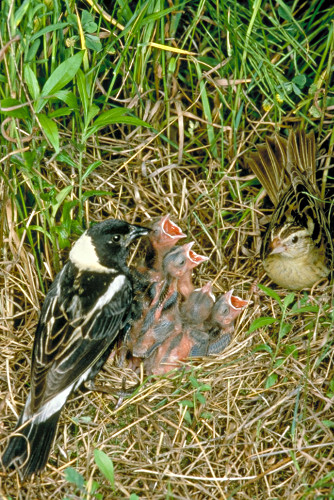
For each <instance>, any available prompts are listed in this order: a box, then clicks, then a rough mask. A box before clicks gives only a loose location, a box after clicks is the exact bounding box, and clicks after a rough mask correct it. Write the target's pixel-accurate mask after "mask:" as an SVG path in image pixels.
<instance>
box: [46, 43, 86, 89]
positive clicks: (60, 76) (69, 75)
mask: <svg viewBox="0 0 334 500" xmlns="http://www.w3.org/2000/svg"><path fill="white" fill-rule="evenodd" d="M83 56H84V51H81V52H78V53H77V54H75V56H72V57H70V58H69V59H66V61H64V62H63V63H61V64H60V65H59V66H58V67H57V68H56V69H55V70H54V72H53V73H51V75H50V77H49V78H48V79H47V81H46V82H45V84H44V86H43V89H42V94H41V96H42V97H47V96H49V95H53V94H55V93H56V92H58V91H59V90H61V89H62V88H63V87H65V85H67V84H68V83H69V82H70V81H71V80H73V78H74V77H75V75H76V74H77V72H78V70H79V68H80V66H81V63H82V59H83Z"/></svg>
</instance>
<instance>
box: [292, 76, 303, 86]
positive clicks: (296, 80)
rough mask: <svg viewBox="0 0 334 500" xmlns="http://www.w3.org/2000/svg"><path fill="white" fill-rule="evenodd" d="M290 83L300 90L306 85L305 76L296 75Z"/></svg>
mask: <svg viewBox="0 0 334 500" xmlns="http://www.w3.org/2000/svg"><path fill="white" fill-rule="evenodd" d="M292 82H293V83H294V84H296V85H297V87H299V88H300V89H302V88H303V87H304V85H305V84H306V76H305V75H296V76H295V77H294V78H293V79H292Z"/></svg>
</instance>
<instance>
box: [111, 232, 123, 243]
mask: <svg viewBox="0 0 334 500" xmlns="http://www.w3.org/2000/svg"><path fill="white" fill-rule="evenodd" d="M111 239H112V241H113V242H114V243H118V242H119V240H120V239H121V236H120V235H119V234H114V235H113V236H112V238H111Z"/></svg>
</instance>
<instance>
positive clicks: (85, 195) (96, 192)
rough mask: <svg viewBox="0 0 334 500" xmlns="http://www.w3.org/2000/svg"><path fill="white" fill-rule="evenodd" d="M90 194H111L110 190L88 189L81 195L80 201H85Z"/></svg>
mask: <svg viewBox="0 0 334 500" xmlns="http://www.w3.org/2000/svg"><path fill="white" fill-rule="evenodd" d="M91 196H111V193H110V191H99V190H94V189H93V190H90V191H85V192H84V193H83V195H82V201H86V200H87V198H90V197H91Z"/></svg>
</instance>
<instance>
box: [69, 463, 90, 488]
mask: <svg viewBox="0 0 334 500" xmlns="http://www.w3.org/2000/svg"><path fill="white" fill-rule="evenodd" d="M64 472H65V479H66V481H69V482H70V483H73V484H75V485H76V486H77V487H78V488H80V489H81V490H83V489H84V485H85V478H84V477H83V476H82V474H80V473H79V472H77V471H76V470H75V469H74V468H73V467H67V468H66V469H65V471H64Z"/></svg>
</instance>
